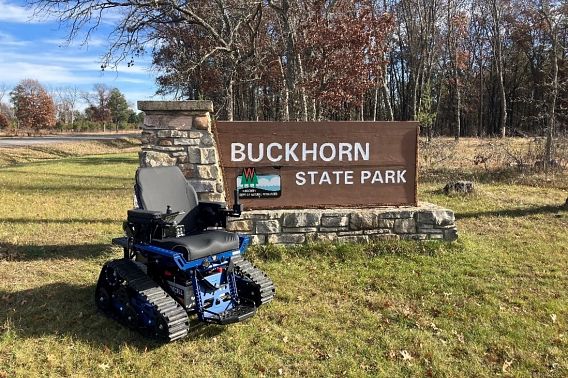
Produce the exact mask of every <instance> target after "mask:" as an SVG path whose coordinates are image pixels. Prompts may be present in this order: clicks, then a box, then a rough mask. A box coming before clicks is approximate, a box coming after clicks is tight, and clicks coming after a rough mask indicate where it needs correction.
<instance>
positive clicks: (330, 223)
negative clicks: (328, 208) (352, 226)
mask: <svg viewBox="0 0 568 378" xmlns="http://www.w3.org/2000/svg"><path fill="white" fill-rule="evenodd" d="M321 225H322V226H323V227H345V226H348V225H349V216H347V215H345V216H325V215H324V216H322V217H321Z"/></svg>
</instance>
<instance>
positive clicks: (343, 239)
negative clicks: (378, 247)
mask: <svg viewBox="0 0 568 378" xmlns="http://www.w3.org/2000/svg"><path fill="white" fill-rule="evenodd" d="M337 241H338V242H340V243H368V242H369V237H368V236H367V235H352V236H339V237H338V238H337Z"/></svg>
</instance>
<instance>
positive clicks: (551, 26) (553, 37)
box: [539, 0, 566, 169]
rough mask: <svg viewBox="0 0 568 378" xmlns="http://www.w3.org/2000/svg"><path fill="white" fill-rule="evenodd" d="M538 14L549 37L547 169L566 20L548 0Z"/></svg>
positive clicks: (551, 143) (550, 157)
mask: <svg viewBox="0 0 568 378" xmlns="http://www.w3.org/2000/svg"><path fill="white" fill-rule="evenodd" d="M539 11H540V14H541V16H542V18H543V20H544V22H545V23H546V27H545V30H546V32H547V34H548V36H549V38H550V42H551V48H550V64H551V72H550V91H549V95H548V104H547V106H548V118H547V125H546V144H545V156H544V168H545V169H548V168H549V166H550V164H551V163H552V160H553V159H554V143H553V141H554V135H555V131H556V102H557V98H558V90H559V80H558V54H559V51H560V49H561V48H562V47H561V46H560V40H559V39H560V38H559V34H560V33H559V30H560V27H561V26H562V25H563V24H564V22H565V21H566V14H565V12H562V11H561V10H560V9H557V8H555V7H554V6H552V5H551V2H550V0H542V1H541V2H540V9H539Z"/></svg>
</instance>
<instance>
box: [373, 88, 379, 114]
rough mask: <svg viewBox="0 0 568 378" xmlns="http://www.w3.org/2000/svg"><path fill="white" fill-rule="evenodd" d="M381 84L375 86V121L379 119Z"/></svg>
mask: <svg viewBox="0 0 568 378" xmlns="http://www.w3.org/2000/svg"><path fill="white" fill-rule="evenodd" d="M378 102H379V86H377V87H376V88H375V102H374V106H373V121H376V120H377V108H378V107H379V104H378Z"/></svg>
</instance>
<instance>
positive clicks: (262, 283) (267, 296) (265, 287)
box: [232, 256, 276, 307]
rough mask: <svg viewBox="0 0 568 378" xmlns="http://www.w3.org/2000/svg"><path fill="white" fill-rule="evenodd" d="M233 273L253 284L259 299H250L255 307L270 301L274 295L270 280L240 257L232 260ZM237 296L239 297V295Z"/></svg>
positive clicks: (274, 291) (272, 284)
mask: <svg viewBox="0 0 568 378" xmlns="http://www.w3.org/2000/svg"><path fill="white" fill-rule="evenodd" d="M232 262H233V264H234V269H235V273H236V274H237V275H240V276H242V277H246V278H248V279H249V280H251V281H252V282H253V284H254V285H255V286H256V288H257V289H258V290H259V293H260V298H258V297H257V298H251V299H253V300H254V302H255V304H256V306H257V307H259V306H260V305H263V304H265V303H268V302H270V301H272V299H273V298H274V295H275V293H276V288H275V287H274V283H273V282H272V280H271V279H270V278H269V277H268V276H267V275H266V273H264V272H263V271H262V270H260V269H258V268H257V267H256V266H254V265H253V264H252V263H251V262H250V261H247V260H245V259H243V257H242V256H237V257H233V258H232ZM239 295H241V294H240V293H239Z"/></svg>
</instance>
